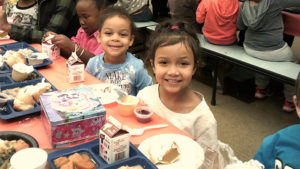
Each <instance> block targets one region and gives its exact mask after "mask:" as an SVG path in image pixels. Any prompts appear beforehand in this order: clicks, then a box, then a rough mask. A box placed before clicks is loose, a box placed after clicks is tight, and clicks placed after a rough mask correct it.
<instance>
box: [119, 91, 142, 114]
mask: <svg viewBox="0 0 300 169" xmlns="http://www.w3.org/2000/svg"><path fill="white" fill-rule="evenodd" d="M138 103H139V99H138V98H137V97H135V96H132V95H128V96H125V97H123V98H121V99H120V100H118V111H119V113H120V114H121V115H122V116H132V115H133V114H134V113H133V110H134V109H135V108H136V106H137V104H138Z"/></svg>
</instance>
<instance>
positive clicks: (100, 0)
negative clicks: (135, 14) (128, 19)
mask: <svg viewBox="0 0 300 169" xmlns="http://www.w3.org/2000/svg"><path fill="white" fill-rule="evenodd" d="M79 1H93V2H95V4H96V8H97V9H98V10H102V9H105V8H106V7H108V6H111V5H113V4H115V3H116V2H117V0H77V3H78V2H79Z"/></svg>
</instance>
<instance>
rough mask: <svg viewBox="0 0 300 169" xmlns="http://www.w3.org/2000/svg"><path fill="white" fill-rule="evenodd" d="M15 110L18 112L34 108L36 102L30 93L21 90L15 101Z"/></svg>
mask: <svg viewBox="0 0 300 169" xmlns="http://www.w3.org/2000/svg"><path fill="white" fill-rule="evenodd" d="M13 108H14V109H15V110H16V111H26V110H30V109H33V108H34V100H33V98H32V96H31V95H30V94H29V93H26V92H25V90H24V89H21V90H20V91H19V92H18V94H17V96H16V98H15V100H14V106H13Z"/></svg>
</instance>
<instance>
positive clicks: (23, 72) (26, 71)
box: [11, 63, 33, 82]
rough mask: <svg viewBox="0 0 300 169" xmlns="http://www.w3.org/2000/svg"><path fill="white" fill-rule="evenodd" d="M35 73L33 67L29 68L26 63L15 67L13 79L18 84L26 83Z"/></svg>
mask: <svg viewBox="0 0 300 169" xmlns="http://www.w3.org/2000/svg"><path fill="white" fill-rule="evenodd" d="M32 72H33V66H27V65H25V64H24V63H17V64H14V65H13V70H12V74H11V77H12V79H13V80H14V81H16V82H21V81H24V80H26V79H27V78H28V76H29V75H30V74H31V73H32Z"/></svg>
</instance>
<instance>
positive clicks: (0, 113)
mask: <svg viewBox="0 0 300 169" xmlns="http://www.w3.org/2000/svg"><path fill="white" fill-rule="evenodd" d="M40 76H41V78H38V79H34V80H29V81H24V82H19V83H16V82H12V83H11V84H6V85H2V86H0V87H1V90H6V89H13V88H16V87H25V86H28V85H35V84H37V83H39V82H42V77H43V76H42V75H40ZM6 77H7V76H0V81H1V83H2V79H1V78H6ZM6 80H7V81H9V79H6ZM45 82H48V83H50V82H49V81H47V80H46V79H45ZM50 84H51V83H50ZM51 87H52V91H56V90H57V89H56V88H55V87H54V86H53V85H52V84H51ZM13 104H14V100H9V101H8V102H7V104H6V107H5V109H6V110H2V109H1V110H0V119H3V120H9V119H13V118H17V117H21V116H25V115H28V114H33V113H37V112H40V111H41V107H40V105H39V104H38V103H37V102H36V101H35V103H34V108H33V109H30V110H26V111H16V110H14V108H13Z"/></svg>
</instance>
